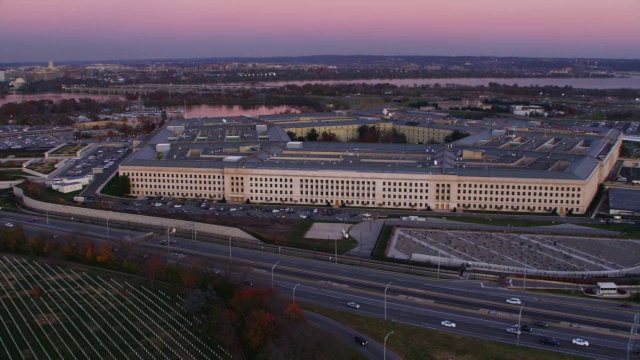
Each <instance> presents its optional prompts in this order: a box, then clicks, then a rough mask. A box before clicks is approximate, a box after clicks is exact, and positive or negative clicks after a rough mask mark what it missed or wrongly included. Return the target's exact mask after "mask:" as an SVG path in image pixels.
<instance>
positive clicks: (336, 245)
mask: <svg viewBox="0 0 640 360" xmlns="http://www.w3.org/2000/svg"><path fill="white" fill-rule="evenodd" d="M333 240H334V243H335V258H336V264H337V263H338V238H337V237H336V238H335V239H333Z"/></svg>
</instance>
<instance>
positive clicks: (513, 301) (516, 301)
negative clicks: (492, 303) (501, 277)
mask: <svg viewBox="0 0 640 360" xmlns="http://www.w3.org/2000/svg"><path fill="white" fill-rule="evenodd" d="M505 302H506V303H507V304H511V305H522V301H521V300H520V299H518V298H509V299H507V300H505Z"/></svg>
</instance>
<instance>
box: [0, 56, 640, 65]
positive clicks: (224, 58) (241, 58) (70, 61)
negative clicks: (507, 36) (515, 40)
mask: <svg viewBox="0 0 640 360" xmlns="http://www.w3.org/2000/svg"><path fill="white" fill-rule="evenodd" d="M314 57H327V58H329V57H401V58H410V57H417V58H496V59H536V60H544V59H548V60H568V61H571V60H605V61H640V57H638V58H606V57H551V56H540V57H536V56H510V55H505V56H493V55H404V54H394V55H376V54H341V55H337V54H314V55H288V56H284V55H283V56H219V57H193V58H188V57H184V58H138V59H134V58H131V59H93V60H83V59H60V60H51V59H49V60H44V61H40V60H34V61H7V62H1V61H0V65H19V66H46V65H47V64H48V62H49V61H53V62H54V65H59V64H62V65H80V64H109V63H138V62H142V63H144V62H181V61H202V62H208V61H228V60H237V61H244V60H278V59H304V58H314Z"/></svg>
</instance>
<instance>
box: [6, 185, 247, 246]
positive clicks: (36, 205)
mask: <svg viewBox="0 0 640 360" xmlns="http://www.w3.org/2000/svg"><path fill="white" fill-rule="evenodd" d="M13 194H14V195H15V196H16V198H17V199H18V201H19V202H20V203H21V204H22V205H23V206H24V207H26V208H30V209H34V210H37V211H40V212H49V214H57V215H62V216H68V217H76V218H78V219H96V220H100V221H104V220H105V219H109V221H112V222H114V223H123V224H138V225H142V226H154V227H157V228H158V229H159V230H160V229H166V228H167V227H170V228H176V229H193V228H194V227H195V230H196V231H197V232H198V233H204V234H206V235H209V236H216V237H222V238H229V237H233V239H235V240H244V241H254V242H259V240H258V239H256V238H254V237H253V236H251V235H249V234H247V233H245V232H244V231H242V230H240V229H236V228H232V227H227V226H220V225H213V224H204V223H198V222H193V221H185V220H177V219H171V218H159V217H153V216H146V215H137V214H128V213H120V212H115V211H107V210H98V209H91V208H86V207H77V206H67V205H60V204H50V203H47V202H42V201H38V200H34V199H32V198H30V197H28V196H26V195H25V194H24V191H23V190H22V189H20V188H19V187H14V188H13Z"/></svg>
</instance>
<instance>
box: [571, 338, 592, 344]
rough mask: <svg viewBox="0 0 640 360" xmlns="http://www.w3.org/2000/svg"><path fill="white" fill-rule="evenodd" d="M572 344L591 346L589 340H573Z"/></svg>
mask: <svg viewBox="0 0 640 360" xmlns="http://www.w3.org/2000/svg"><path fill="white" fill-rule="evenodd" d="M571 342H572V343H574V344H576V345H579V346H589V342H588V341H587V340H584V339H580V338H577V339H573V340H571Z"/></svg>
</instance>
